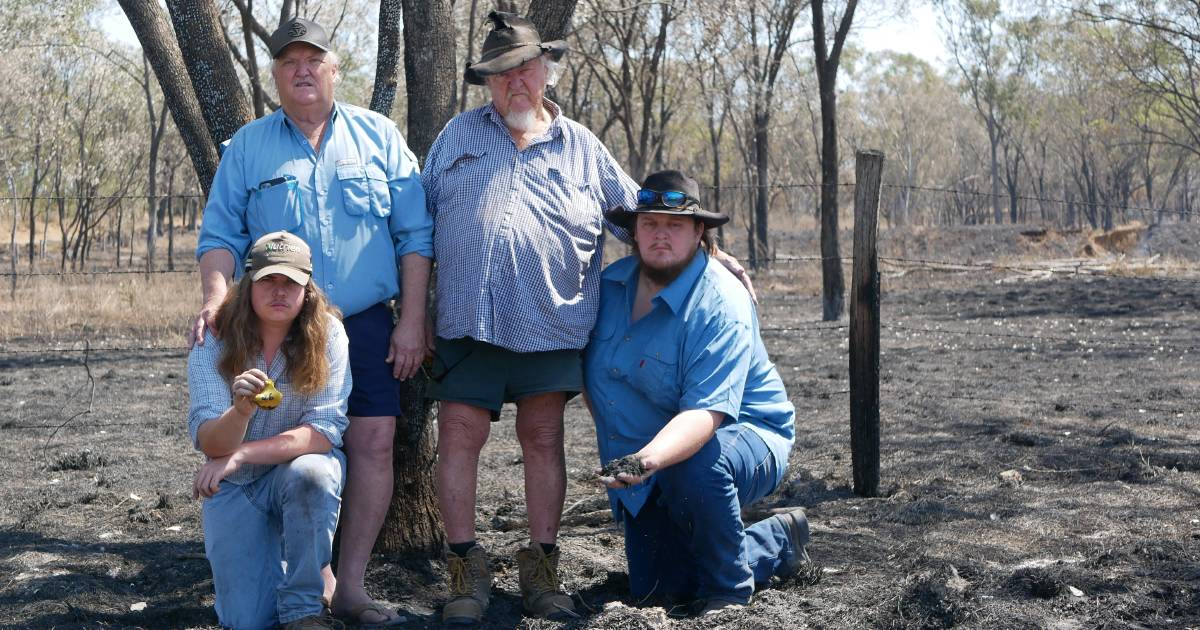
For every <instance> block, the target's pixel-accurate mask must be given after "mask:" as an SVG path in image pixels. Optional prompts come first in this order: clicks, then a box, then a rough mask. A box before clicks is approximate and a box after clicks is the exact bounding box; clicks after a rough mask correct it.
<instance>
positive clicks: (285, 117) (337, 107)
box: [275, 101, 342, 131]
mask: <svg viewBox="0 0 1200 630" xmlns="http://www.w3.org/2000/svg"><path fill="white" fill-rule="evenodd" d="M341 108H342V104H341V103H339V102H337V101H334V102H333V110H332V111H331V112H330V113H329V122H330V124H332V123H333V122H335V121H336V120H337V119H338V112H339V111H341ZM275 111H276V112H278V113H279V115H280V116H283V122H284V123H286V124H287V125H288V126H289V127H291V128H292V129H295V130H296V131H299V130H300V128H299V127H297V126H296V123H294V122H292V119H291V118H290V117H288V115H287V112H285V111H283V108H282V107H280V108H279V109H277V110H275Z"/></svg>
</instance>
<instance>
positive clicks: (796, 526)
mask: <svg viewBox="0 0 1200 630" xmlns="http://www.w3.org/2000/svg"><path fill="white" fill-rule="evenodd" d="M771 518H776V519H779V522H780V523H782V524H783V528H784V529H785V530H787V534H788V542H789V543H790V547H791V552H792V557H791V559H789V560H787V561H786V562H783V563H781V564H780V565H779V568H778V569H776V570H775V575H776V576H778V577H779V579H781V580H786V579H789V578H792V577H795V575H796V574H797V573H799V572H800V569H801V568H803V567H804V565H806V564H808V563H809V562H810V560H809V558H808V551H807V550H805V548H804V546H805V545H807V544H808V541H809V531H808V517H807V516H805V514H804V508H797V509H795V510H792V511H791V512H785V513H783V514H776V515H775V516H772V517H771Z"/></svg>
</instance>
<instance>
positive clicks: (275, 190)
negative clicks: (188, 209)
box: [196, 103, 433, 315]
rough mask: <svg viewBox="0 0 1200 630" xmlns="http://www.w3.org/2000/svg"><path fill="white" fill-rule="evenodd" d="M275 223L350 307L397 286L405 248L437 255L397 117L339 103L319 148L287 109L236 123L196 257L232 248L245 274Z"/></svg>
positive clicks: (356, 308)
mask: <svg viewBox="0 0 1200 630" xmlns="http://www.w3.org/2000/svg"><path fill="white" fill-rule="evenodd" d="M278 230H286V231H288V232H292V233H293V234H296V235H297V236H299V237H300V238H302V239H304V241H305V242H306V243H308V245H309V247H311V248H312V255H313V278H314V280H315V281H316V282H317V283H318V286H320V287H321V289H322V290H323V291H324V292H325V294H326V295H328V296H329V298H330V300H331V301H332V302H333V303H334V304H336V305H337V307H338V308H340V309H341V310H342V313H343V314H345V315H353V314H355V313H358V312H361V311H363V310H365V309H367V308H368V307H370V306H372V305H374V304H378V303H379V302H383V301H386V300H388V299H391V298H393V297H396V296H397V295H399V293H400V278H399V273H398V271H397V269H398V264H399V257H401V256H404V255H405V254H408V253H412V252H416V253H418V254H421V255H423V256H425V257H432V256H433V219H432V218H431V217H430V216H429V214H428V213H427V212H426V209H425V194H424V192H423V191H422V189H421V180H420V178H419V176H418V171H417V160H416V158H414V157H413V155H412V153H411V152H409V150H408V147H407V146H406V145H405V143H404V139H403V138H401V137H400V131H399V130H398V129H396V124H395V123H394V122H392V121H391V120H390V119H388V118H387V117H385V116H381V115H379V114H377V113H375V112H372V111H370V110H366V109H362V108H361V107H355V106H353V105H347V104H344V103H335V104H334V108H333V113H332V117H331V118H330V122H329V125H328V127H326V129H325V139H324V140H323V141H322V142H321V150H320V151H319V152H318V151H314V150H313V148H312V145H311V144H309V142H308V140H307V139H306V138H305V137H304V134H303V133H301V132H300V130H299V129H298V128H297V127H296V125H295V124H294V123H292V122H291V121H290V120H288V117H287V116H286V115H285V114H284V113H283V110H282V109H279V110H276V111H275V112H274V113H272V114H270V115H268V116H264V117H262V118H260V119H258V120H255V121H253V122H250V123H248V124H246V125H245V126H244V127H242V128H241V129H239V130H238V132H237V133H236V134H234V136H233V139H232V140H231V141H230V143H229V146H228V147H227V148H226V149H225V152H224V153H223V154H222V156H221V164H220V166H219V167H218V168H217V175H216V178H215V179H213V185H212V191H211V192H210V193H209V195H208V205H206V206H205V207H204V224H203V226H202V227H201V229H200V240H199V244H198V245H197V247H196V257H197V259H198V258H199V257H200V256H201V255H203V254H204V252H207V251H209V250H211V249H217V248H224V249H227V250H229V252H230V253H232V254H233V258H234V260H235V261H236V262H237V268H238V275H240V273H241V266H242V265H241V262H242V261H243V260H244V259H245V257H246V255H247V254H248V253H249V250H250V245H252V244H253V243H254V241H256V240H258V237H260V236H262V235H263V234H266V233H268V232H274V231H278Z"/></svg>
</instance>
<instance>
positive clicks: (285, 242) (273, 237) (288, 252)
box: [245, 232, 312, 285]
mask: <svg viewBox="0 0 1200 630" xmlns="http://www.w3.org/2000/svg"><path fill="white" fill-rule="evenodd" d="M245 270H246V273H247V274H249V275H250V279H251V280H253V281H255V282H257V281H259V280H262V279H263V278H265V277H267V276H269V275H271V274H274V273H277V274H281V275H284V276H287V277H288V278H291V279H292V280H294V281H295V282H296V284H299V285H306V284H308V279H309V278H310V277H311V276H312V251H311V250H310V249H309V248H308V243H305V242H304V241H303V240H302V239H301V238H300V237H299V236H296V235H295V234H292V233H290V232H271V233H270V234H265V235H263V236H262V238H259V239H258V240H257V241H254V246H253V247H251V248H250V255H249V256H248V257H246V267H245Z"/></svg>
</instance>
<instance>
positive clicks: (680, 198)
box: [662, 190, 687, 208]
mask: <svg viewBox="0 0 1200 630" xmlns="http://www.w3.org/2000/svg"><path fill="white" fill-rule="evenodd" d="M662 201H663V205H664V206H666V207H668V208H678V207H680V206H682V205H683V204H684V203H686V202H687V195H685V194H683V193H681V192H678V191H675V190H671V191H667V192H665V193H662Z"/></svg>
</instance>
